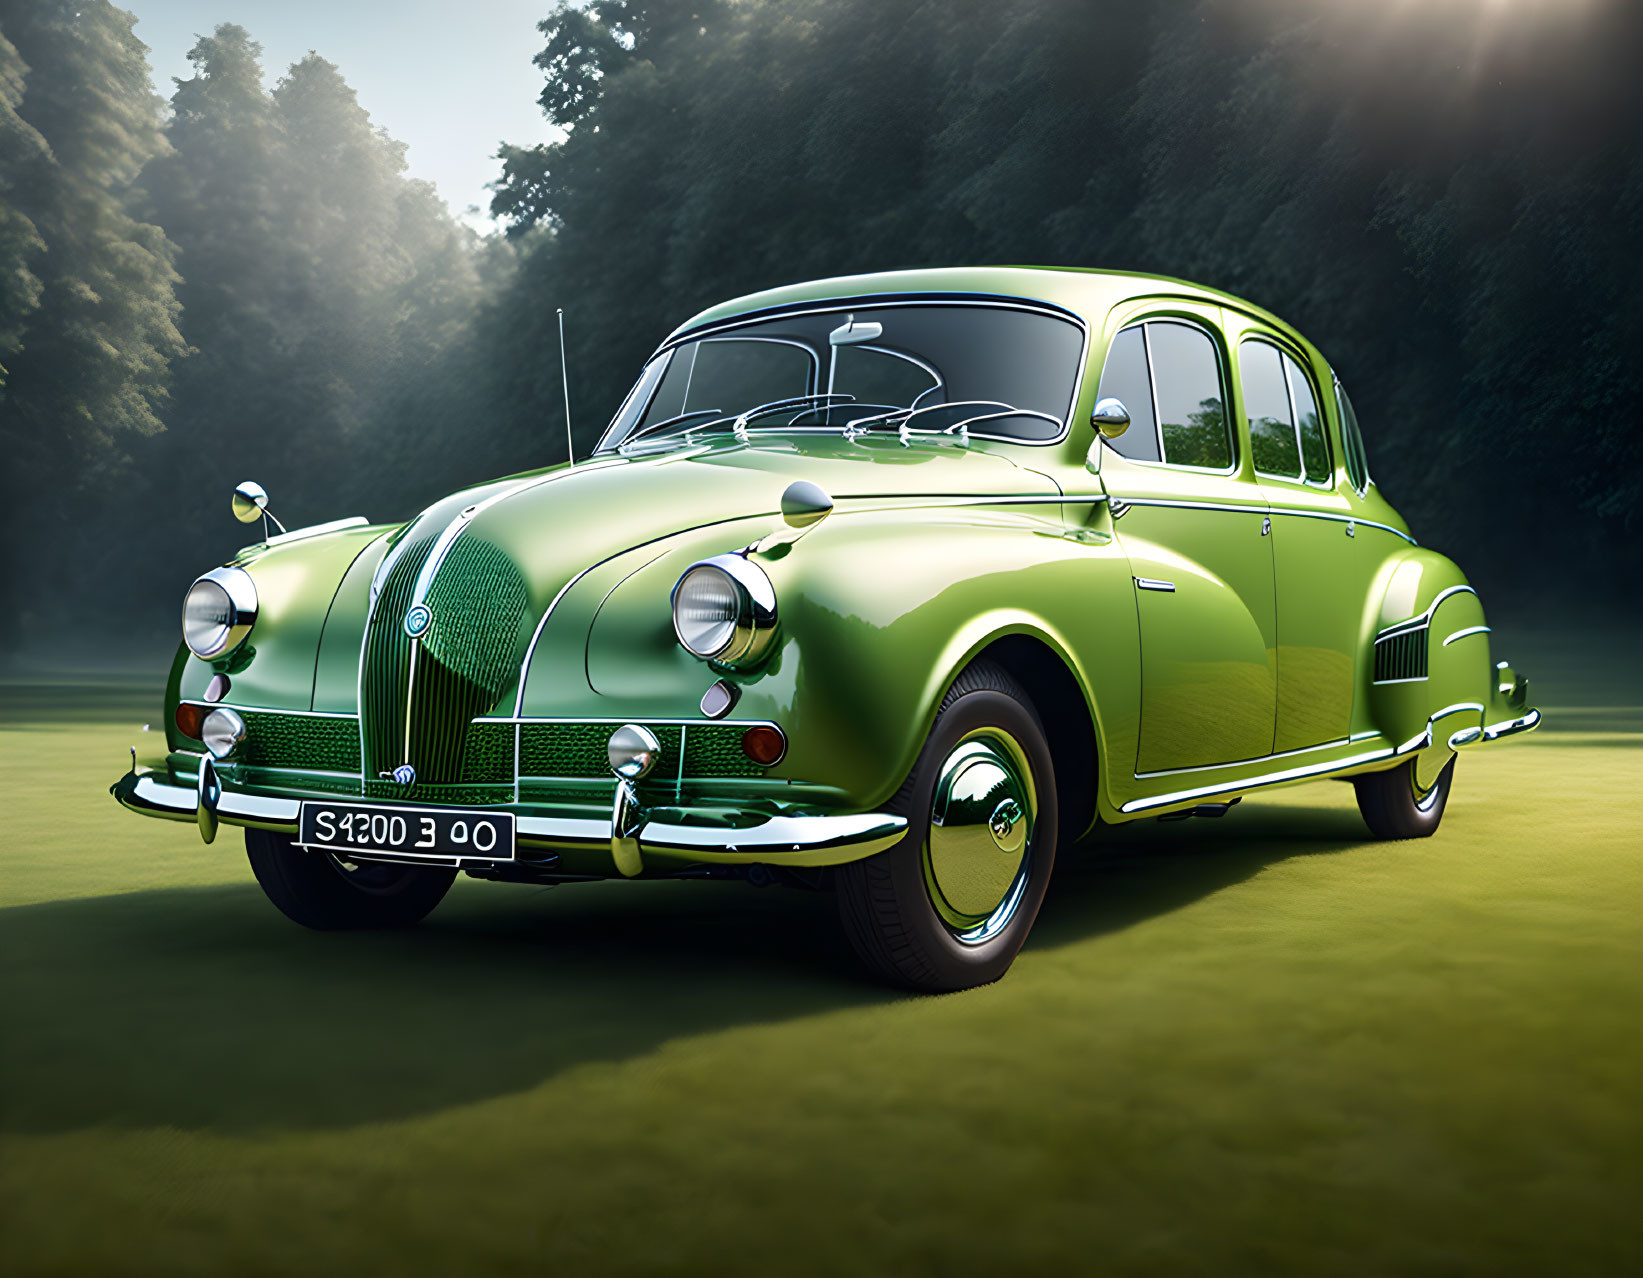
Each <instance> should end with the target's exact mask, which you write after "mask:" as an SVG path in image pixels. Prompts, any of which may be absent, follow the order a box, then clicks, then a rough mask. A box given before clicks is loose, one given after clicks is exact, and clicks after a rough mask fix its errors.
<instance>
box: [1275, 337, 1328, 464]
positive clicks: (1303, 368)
mask: <svg viewBox="0 0 1643 1278" xmlns="http://www.w3.org/2000/svg"><path fill="white" fill-rule="evenodd" d="M1278 354H1279V356H1280V358H1281V357H1283V356H1286V355H1287V356H1288V357H1289V362H1290V363H1291V364H1293V365H1294V366H1295V367H1296V368H1297V369H1299V370H1300V374H1301V376H1302V377H1304V378H1306V385H1307V389H1308V390H1310V391H1311V392H1312V403H1313V406H1314V407H1315V408H1317V410H1318V412H1319V414H1320V416H1322V414H1323V409H1324V406H1323V401H1322V400H1321V399H1319V398H1318V383H1317V381H1316V380H1315V379H1314V378H1313V376H1312V374H1311V372H1309V371H1308V369H1307V365H1308V364H1310V363H1311V362H1312V361H1311V360H1308V359H1303V358H1301V357H1300V355H1299V353H1297V352H1293V351H1286V350H1285V349H1284V348H1283V347H1282V346H1280V347H1279V348H1278ZM1284 387H1285V388H1286V389H1287V390H1288V391H1289V415H1290V418H1291V420H1293V421H1294V423H1295V447H1296V448H1297V449H1298V450H1299V452H1300V456H1301V483H1303V484H1304V485H1306V486H1307V487H1308V488H1316V489H1318V490H1319V491H1321V492H1334V491H1335V459H1334V458H1333V457H1331V456H1330V453H1329V424H1328V420H1327V418H1323V420H1321V421H1320V423H1319V425H1320V427H1321V429H1322V434H1323V438H1324V466H1325V467H1326V468H1327V470H1328V472H1329V478H1327V479H1324V480H1317V479H1308V478H1307V475H1306V445H1305V444H1304V443H1303V442H1302V441H1301V414H1300V411H1299V408H1298V406H1297V405H1296V403H1295V384H1294V382H1292V381H1291V380H1290V378H1289V374H1288V372H1287V371H1286V372H1285V374H1284Z"/></svg>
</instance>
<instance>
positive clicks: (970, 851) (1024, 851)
mask: <svg viewBox="0 0 1643 1278" xmlns="http://www.w3.org/2000/svg"><path fill="white" fill-rule="evenodd" d="M890 806H891V808H892V810H894V811H897V812H900V813H903V814H905V815H906V816H907V818H908V832H907V836H906V837H905V838H904V839H902V841H901V842H900V843H898V844H897V845H896V846H895V847H893V848H891V849H889V850H888V851H886V852H881V853H879V854H878V855H877V856H873V857H869V858H867V859H866V860H864V861H856V862H852V863H851V864H849V865H845V866H841V867H840V869H839V871H838V878H837V890H838V901H839V915H840V918H841V919H842V921H843V924H844V929H845V932H846V933H847V934H848V935H849V937H850V941H851V944H852V945H853V946H854V947H855V950H856V952H857V953H858V954H859V955H860V956H861V957H862V959H863V960H865V961H866V963H867V965H868V966H869V967H870V968H872V969H873V970H874V972H876V973H877V974H878V975H879V976H881V977H883V978H885V979H886V980H889V981H891V982H893V983H895V984H897V985H902V986H906V987H908V988H911V989H918V990H928V991H942V990H960V989H968V988H969V987H971V986H974V985H985V984H986V983H987V982H989V981H996V980H997V979H998V978H999V977H1001V976H1003V975H1004V973H1005V972H1006V971H1008V970H1009V967H1010V964H1011V963H1012V962H1013V961H1014V959H1015V956H1016V954H1017V953H1018V952H1019V951H1020V949H1021V946H1022V943H1023V942H1024V941H1025V940H1026V939H1027V933H1028V932H1029V931H1030V930H1031V928H1032V925H1033V920H1034V919H1035V918H1036V917H1037V916H1038V907H1039V904H1040V902H1042V900H1043V899H1044V890H1045V888H1046V887H1047V886H1048V884H1049V881H1050V871H1051V869H1052V868H1053V866H1054V864H1055V844H1056V835H1057V828H1056V816H1057V803H1056V793H1055V775H1054V768H1053V765H1052V762H1051V759H1050V749H1049V743H1048V741H1047V740H1046V739H1045V736H1044V729H1043V727H1042V725H1041V724H1040V723H1039V721H1038V715H1037V714H1036V713H1035V712H1034V710H1033V708H1032V703H1031V702H1030V701H1029V700H1028V699H1027V695H1026V693H1025V692H1024V691H1023V690H1022V688H1021V686H1020V685H1019V684H1018V683H1016V681H1015V680H1014V679H1012V678H1011V677H1010V676H1009V675H1008V674H1007V673H1006V672H1005V671H1004V670H1003V668H1002V667H999V666H996V665H993V664H992V663H990V662H977V663H976V664H975V665H973V666H971V667H970V668H969V669H967V670H965V671H964V673H963V674H961V675H960V676H959V678H958V680H957V681H956V682H955V683H954V685H953V687H952V689H951V690H950V691H949V692H948V694H947V696H946V698H945V699H944V700H943V701H942V705H941V710H940V711H939V713H938V714H937V715H936V721H935V724H934V726H933V727H932V728H931V730H930V736H929V739H928V740H927V741H926V742H925V744H924V749H923V750H922V751H921V752H920V754H919V757H918V761H917V763H916V764H915V765H914V767H913V771H912V774H911V775H910V776H909V777H908V779H907V781H906V783H905V784H904V785H903V786H902V788H901V791H900V792H899V793H898V794H897V795H896V798H895V799H894V800H893V801H892V803H891V805H890Z"/></svg>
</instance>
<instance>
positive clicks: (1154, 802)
mask: <svg viewBox="0 0 1643 1278" xmlns="http://www.w3.org/2000/svg"><path fill="white" fill-rule="evenodd" d="M1423 735H1424V734H1423ZM1417 739H1419V738H1417ZM1402 749H1403V747H1399V750H1392V749H1390V748H1387V749H1381V750H1370V751H1367V752H1366V753H1364V754H1355V755H1352V756H1350V757H1349V758H1345V759H1337V760H1333V761H1331V762H1328V763H1309V764H1305V765H1303V766H1302V767H1298V768H1286V769H1284V770H1282V771H1279V772H1269V773H1266V774H1264V775H1262V776H1258V777H1249V778H1247V779H1245V780H1242V781H1227V782H1224V783H1223V784H1220V785H1204V786H1198V787H1196V788H1194V789H1191V790H1177V791H1175V792H1173V793H1171V794H1160V795H1157V796H1155V797H1153V798H1150V799H1131V800H1130V801H1129V802H1128V803H1126V804H1124V806H1123V807H1121V808H1119V809H1118V810H1119V811H1120V812H1146V811H1148V810H1150V809H1152V808H1167V807H1169V806H1170V805H1171V804H1175V803H1185V802H1188V801H1189V800H1192V799H1207V798H1209V797H1210V796H1211V795H1215V794H1230V793H1232V792H1234V791H1239V792H1242V791H1245V790H1254V789H1259V788H1260V787H1262V786H1268V785H1278V784H1279V783H1281V782H1284V781H1300V780H1303V779H1305V778H1307V777H1318V776H1325V775H1327V774H1328V773H1331V772H1341V771H1344V770H1345V769H1347V768H1355V767H1357V766H1358V765H1359V764H1361V763H1374V762H1375V761H1376V760H1379V759H1390V758H1392V757H1394V756H1395V755H1396V754H1397V753H1399V751H1401V750H1402Z"/></svg>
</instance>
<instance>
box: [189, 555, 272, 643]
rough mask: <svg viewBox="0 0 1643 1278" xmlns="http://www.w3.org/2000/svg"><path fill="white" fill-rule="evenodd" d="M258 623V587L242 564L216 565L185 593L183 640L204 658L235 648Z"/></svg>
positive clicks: (195, 581) (197, 579) (197, 578)
mask: <svg viewBox="0 0 1643 1278" xmlns="http://www.w3.org/2000/svg"><path fill="white" fill-rule="evenodd" d="M196 592H198V593H196ZM196 600H198V602H197V603H194V601H196ZM191 604H194V613H195V615H192V616H191V615H190V606H191ZM208 610H209V611H208ZM212 612H214V614H215V615H214V616H213V615H211V613H212ZM256 624H257V587H256V584H255V583H254V582H253V581H252V580H251V574H250V573H248V572H246V571H245V569H243V568H213V569H212V570H211V571H210V572H208V573H205V574H204V575H203V576H200V577H196V578H195V579H194V582H193V584H192V585H190V586H189V588H188V590H187V591H186V592H185V593H184V595H183V642H184V643H185V644H187V645H188V650H189V651H190V652H192V653H193V654H194V655H195V656H196V657H199V658H200V659H201V660H204V661H209V660H210V659H211V658H213V657H220V656H222V655H223V654H224V653H226V652H232V651H233V650H234V649H235V648H237V647H239V646H240V645H241V644H242V643H244V642H245V637H246V636H247V635H249V634H250V633H251V627H252V626H254V625H256Z"/></svg>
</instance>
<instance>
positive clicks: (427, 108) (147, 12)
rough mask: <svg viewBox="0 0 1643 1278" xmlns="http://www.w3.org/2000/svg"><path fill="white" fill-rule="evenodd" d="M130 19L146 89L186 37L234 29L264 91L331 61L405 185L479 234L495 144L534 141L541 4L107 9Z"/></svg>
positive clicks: (177, 71) (542, 131) (204, 0)
mask: <svg viewBox="0 0 1643 1278" xmlns="http://www.w3.org/2000/svg"><path fill="white" fill-rule="evenodd" d="M115 3H116V4H117V5H120V7H122V8H125V9H127V10H128V11H130V12H131V13H133V14H135V15H136V18H137V27H136V33H137V38H138V39H140V40H141V41H142V42H143V43H144V44H146V45H147V46H148V49H149V54H148V61H149V65H150V66H151V67H152V68H153V73H154V83H155V87H156V88H157V89H158V91H159V92H160V93H161V94H162V95H163V96H165V97H166V98H170V96H171V94H172V91H173V88H174V87H175V86H174V85H173V84H172V78H173V77H180V78H184V79H186V78H187V77H188V76H190V75H192V74H193V68H192V66H191V64H190V63H189V61H188V51H189V49H190V48H192V47H193V45H194V41H195V39H196V37H198V36H200V35H203V34H206V33H208V32H210V31H211V30H212V29H213V28H214V27H216V26H218V25H219V24H221V23H224V22H235V23H238V24H239V25H240V26H242V27H244V28H245V29H246V30H247V31H249V32H250V33H251V36H252V38H253V39H254V40H257V41H258V42H260V43H261V45H262V56H263V72H264V76H265V78H266V80H267V83H268V85H269V87H270V88H271V87H273V85H274V83H275V82H276V81H277V80H278V79H279V78H280V77H281V76H282V75H284V74H285V70H286V68H287V67H289V66H290V65H291V64H292V63H293V62H296V61H298V60H299V59H301V58H302V57H304V56H305V55H306V54H307V53H308V51H309V50H313V51H314V52H316V53H318V54H319V55H320V56H321V57H323V58H326V59H328V60H329V61H331V62H334V63H336V64H337V67H338V68H339V69H340V70H341V72H342V75H343V78H344V79H345V80H347V81H348V83H349V84H350V85H352V86H353V88H354V90H355V91H356V92H357V93H358V94H359V102H360V105H361V106H363V107H364V108H365V109H366V110H367V111H368V112H370V114H371V119H372V121H373V122H374V123H375V124H377V125H379V126H381V127H383V128H386V129H387V130H388V132H389V134H390V135H392V136H393V137H394V138H397V139H398V140H399V141H401V142H404V143H406V144H407V146H408V148H409V149H408V150H407V152H406V155H405V159H406V163H407V164H408V165H409V167H410V173H411V176H412V177H418V178H425V179H427V180H428V181H430V182H432V183H434V184H435V185H436V186H437V187H438V188H439V193H440V195H441V196H442V197H444V200H445V202H446V203H447V204H448V205H449V206H450V208H451V212H452V213H454V214H456V215H457V216H458V217H461V218H462V219H463V220H464V221H466V222H467V223H468V224H469V225H471V226H473V227H474V228H475V229H477V230H480V231H486V230H491V229H494V228H495V225H496V224H495V223H493V222H492V221H491V220H490V218H489V216H488V215H487V214H484V213H476V214H468V213H467V212H466V210H467V209H468V208H469V207H470V206H478V208H480V209H484V208H486V207H487V206H488V205H489V203H490V193H489V192H488V191H486V190H485V184H486V183H487V182H490V181H493V180H494V179H495V178H496V177H497V174H498V171H499V165H498V163H497V161H496V160H495V159H493V158H492V157H493V156H494V155H495V153H496V148H497V144H498V143H499V142H502V141H508V142H512V143H515V144H517V145H521V146H528V145H532V144H534V143H537V142H545V141H547V140H548V139H549V138H550V137H551V136H553V133H554V130H553V129H552V127H551V126H550V125H549V124H548V122H547V121H546V120H545V119H543V117H542V112H541V109H540V108H539V107H538V106H537V105H536V95H537V94H538V93H540V92H541V90H542V73H541V72H540V71H539V70H537V69H536V67H534V66H532V65H531V59H532V58H533V57H534V56H535V55H536V53H537V52H538V51H539V50H540V49H541V48H542V45H543V43H544V39H543V37H542V36H541V35H540V34H539V33H538V32H537V30H536V24H537V22H538V21H540V20H541V19H542V18H543V17H544V16H546V14H547V13H548V11H549V10H550V9H551V8H552V7H553V5H552V0H470V3H467V4H460V3H451V0H392V2H389V0H115Z"/></svg>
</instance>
